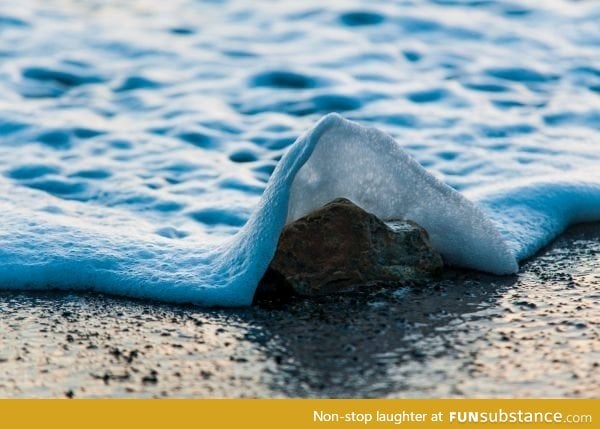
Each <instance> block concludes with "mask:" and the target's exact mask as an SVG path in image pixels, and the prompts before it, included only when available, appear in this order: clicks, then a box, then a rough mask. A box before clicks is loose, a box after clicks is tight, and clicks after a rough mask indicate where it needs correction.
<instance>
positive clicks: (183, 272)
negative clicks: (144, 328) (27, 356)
mask: <svg viewBox="0 0 600 429" xmlns="http://www.w3.org/2000/svg"><path fill="white" fill-rule="evenodd" d="M598 20H600V7H599V6H598V5H597V3H595V2H591V1H590V2H586V1H573V2H566V1H558V0H557V1H551V2H532V1H531V2H529V1H521V2H518V3H517V2H515V3H510V2H494V1H453V0H435V1H403V2H397V3H394V4H390V2H378V1H370V2H360V1H359V2H343V3H342V2H340V3H339V4H337V3H334V4H331V5H329V3H328V7H327V8H324V7H323V5H322V2H310V1H308V2H302V3H301V4H299V3H298V2H261V3H252V4H249V3H247V2H243V1H226V2H212V1H211V2H199V1H191V0H187V1H186V0H175V1H170V2H168V3H164V2H163V3H161V4H158V3H157V2H152V1H143V0H138V1H127V2H126V1H91V0H90V1H75V0H52V1H41V0H39V1H36V0H27V1H18V2H17V1H14V0H6V1H3V2H2V4H1V5H0V94H1V95H0V112H1V115H0V174H2V176H3V177H2V179H0V188H1V190H2V197H1V198H0V200H1V201H0V204H2V209H3V211H4V222H3V225H2V226H0V242H1V243H2V250H1V251H0V252H1V253H0V257H1V259H2V260H3V262H4V265H3V267H2V269H0V283H2V287H8V288H42V289H43V288H46V287H48V286H52V287H64V288H79V289H81V288H93V289H95V290H100V291H107V292H113V293H119V294H125V295H132V296H143V297H151V298H156V299H162V300H171V301H172V300H179V301H193V302H200V303H220V304H223V303H232V304H239V303H247V302H248V299H249V298H251V295H252V290H253V286H254V285H253V284H252V283H253V282H254V283H255V282H256V279H257V278H260V275H261V270H262V269H264V266H266V265H265V263H268V260H269V259H270V256H269V252H270V251H271V250H269V249H272V248H273V240H274V239H276V235H277V234H278V231H277V227H278V226H280V225H279V224H280V223H281V222H282V221H283V219H285V213H283V214H282V213H279V212H281V211H282V210H285V209H286V207H287V205H286V204H285V198H283V197H282V198H279V197H278V199H276V200H277V201H278V202H279V205H280V206H281V207H279V208H277V207H276V208H274V209H273V210H271V211H272V212H273V213H275V215H273V216H274V220H273V222H272V223H273V224H274V226H273V230H272V231H269V234H266V235H268V236H269V237H266V238H265V234H263V231H260V230H258V234H249V235H247V236H246V241H245V242H243V240H242V244H244V243H245V244H247V243H248V242H249V241H259V242H261V244H260V245H256V246H258V247H255V248H254V251H255V252H256V253H257V255H258V256H257V255H253V256H250V257H247V258H246V259H244V258H245V257H246V256H247V255H250V254H251V252H250V251H247V250H245V248H244V246H242V245H240V246H239V247H241V248H243V249H242V250H241V251H239V252H237V253H236V252H233V253H232V252H231V251H229V252H225V251H224V250H223V249H224V247H223V246H224V243H227V240H229V239H230V238H231V237H232V235H233V234H235V233H236V232H238V231H239V229H240V227H242V226H243V225H244V224H246V222H247V221H248V219H249V218H250V215H251V213H253V211H254V210H255V208H256V207H257V205H258V204H259V200H260V198H261V196H262V195H263V192H264V191H265V188H266V183H267V181H268V180H269V177H270V175H271V174H272V172H273V170H274V168H275V166H276V164H277V162H278V160H280V159H281V157H282V155H283V153H284V152H285V150H286V148H287V147H288V146H290V145H291V144H292V143H293V142H294V140H295V139H296V138H297V137H298V136H299V135H300V134H302V133H303V132H304V131H305V130H306V129H309V128H310V127H312V126H313V125H314V124H315V122H316V121H317V120H318V119H319V118H320V117H321V116H322V115H324V114H326V113H329V112H332V111H335V112H339V113H341V114H343V116H344V117H347V118H349V119H352V120H355V121H358V122H360V123H362V124H365V125H373V126H376V127H377V128H378V129H380V130H383V131H384V132H386V133H389V134H390V135H391V136H393V137H394V138H395V139H396V141H397V142H398V144H399V145H400V146H401V147H402V148H403V149H404V150H406V151H407V152H408V153H409V154H410V155H412V156H413V157H415V159H416V160H417V161H418V162H419V163H420V164H421V165H422V166H423V167H425V168H426V169H427V170H428V171H429V172H430V173H432V174H434V175H435V176H436V177H437V178H439V179H441V180H442V181H443V182H445V183H447V184H448V185H450V186H451V187H453V188H454V189H456V190H458V191H460V192H462V193H463V194H465V195H467V196H472V198H474V199H479V200H481V201H483V202H484V204H483V205H484V208H485V207H492V208H495V207H501V208H502V209H503V210H504V209H506V206H507V205H506V201H507V200H508V201H509V202H511V204H509V209H510V210H509V213H510V216H508V217H510V218H512V219H518V221H517V222H518V223H519V228H521V230H520V231H521V232H520V233H519V234H514V233H513V232H512V231H513V230H512V229H511V228H512V227H511V226H510V225H509V228H508V230H509V232H508V233H506V232H505V235H506V234H508V236H509V240H508V242H509V247H510V243H511V240H510V239H513V242H515V243H517V244H514V245H513V247H512V248H511V249H512V250H511V251H512V252H513V254H515V257H516V258H517V259H521V258H522V257H525V256H529V253H531V252H532V251H533V250H535V249H536V248H537V247H539V246H540V245H542V244H544V242H545V241H547V240H548V239H549V237H550V236H552V235H553V234H556V232H557V231H559V230H560V229H561V228H563V227H564V225H563V224H562V223H561V222H557V221H556V220H557V219H559V220H560V219H566V221H568V220H569V219H567V218H568V217H569V216H567V215H566V214H564V213H553V214H552V215H549V216H548V218H547V219H545V220H544V222H545V223H544V222H542V223H543V228H541V229H542V232H541V233H539V234H538V232H539V229H540V227H539V226H538V230H536V233H535V234H529V233H528V231H526V233H523V232H522V229H523V228H522V227H523V224H524V223H525V224H526V223H527V222H529V223H532V224H535V223H536V222H537V218H536V219H535V220H531V212H530V211H527V212H526V214H525V216H524V217H523V216H522V215H523V213H522V212H520V211H519V210H520V208H521V207H522V206H523V202H522V201H517V203H516V204H512V202H513V200H512V199H511V198H508V199H507V198H501V199H500V200H498V199H494V198H493V196H492V197H488V196H483V197H481V196H478V195H480V193H481V192H483V191H481V189H482V187H486V186H488V185H494V184H498V183H503V184H504V183H506V182H509V181H511V180H515V179H517V180H523V179H524V178H527V177H534V176H539V175H548V174H559V175H560V176H561V177H569V176H568V173H570V172H576V171H584V172H585V173H583V176H584V177H585V178H586V179H589V178H590V177H597V170H598V165H599V162H600V151H598V146H597V145H598V135H599V133H598V132H599V130H600V102H599V98H598V97H599V95H598V92H599V91H600V55H599V54H598V52H600V51H599V47H600V29H599V28H598V26H597V22H598ZM289 164H291V162H290V163H289ZM297 167H299V166H297ZM348 168H349V169H350V170H351V169H352V168H351V165H350V167H348ZM370 168H371V169H372V170H373V171H375V170H377V169H378V168H379V166H378V165H372V166H371V167H370ZM355 169H356V170H358V169H359V167H358V166H357V167H356V168H355ZM355 173H356V176H360V177H368V176H369V172H366V171H364V170H362V169H361V170H360V171H356V172H355ZM594 174H595V176H594ZM281 175H282V176H283V175H284V173H281ZM292 179H293V178H292ZM292 179H289V180H287V182H286V181H285V180H282V182H285V183H286V185H285V186H291V181H292ZM565 180H566V183H567V185H569V186H571V187H573V186H575V188H576V189H575V192H574V193H572V192H571V193H569V192H570V191H569V189H570V188H568V186H567V187H565V186H562V185H560V184H559V182H560V180H559V179H555V180H554V181H551V182H550V183H551V184H555V185H551V186H550V187H549V188H541V189H543V192H544V194H545V195H548V194H550V195H555V194H556V195H558V197H557V198H555V199H553V200H551V201H552V205H553V206H561V205H563V204H566V202H569V201H570V202H573V195H575V196H576V199H577V198H578V199H577V201H575V202H576V203H578V204H579V206H577V204H575V206H576V208H577V210H576V211H577V212H581V211H582V210H583V211H585V210H586V209H588V207H589V206H591V205H593V204H598V201H599V200H600V197H599V195H600V194H599V193H598V185H597V184H598V183H600V180H597V179H594V182H592V183H593V184H596V185H595V187H587V188H583V189H582V188H578V187H577V186H576V185H574V183H575V184H577V183H579V182H574V181H573V180H572V179H565ZM578 180H579V179H578ZM352 185H353V183H352V182H350V183H349V184H347V186H350V187H352ZM285 186H284V187H285ZM545 186H546V185H545ZM539 189H540V188H535V190H536V191H537V190H539ZM564 189H567V192H566V193H564V192H563V191H564ZM561 192H563V193H564V195H563V194H561ZM376 193H377V191H376V190H375V191H374V192H373V193H372V195H376ZM530 194H532V193H527V195H530ZM533 194H535V192H533ZM269 195H270V194H269ZM492 195H497V194H492ZM500 195H501V194H500ZM581 195H586V196H587V197H589V204H588V202H586V201H588V200H582V199H581ZM386 198H388V196H387V195H380V196H379V200H384V199H386ZM581 201H584V202H583V203H581ZM442 203H444V202H443V201H442ZM486 204H487V206H486ZM267 205H268V204H267ZM284 206H285V207H284ZM530 206H531V205H530ZM530 206H528V207H529V208H531V207H530ZM515 207H516V210H515ZM582 207H583V209H582ZM595 207H596V208H595V210H596V211H598V210H600V209H598V206H595ZM536 209H538V211H537V212H536V213H537V214H539V213H540V209H539V207H536ZM265 210H266V211H267V212H269V210H270V207H267V208H266V209H265ZM541 213H542V214H543V215H545V214H547V210H546V211H544V209H541ZM493 214H494V213H492V218H494V221H495V222H497V221H498V219H497V216H496V217H494V216H493ZM541 217H544V216H541ZM591 217H593V216H591ZM266 220H269V218H268V217H267V218H266ZM505 220H506V217H502V216H501V218H500V220H499V223H500V224H501V225H502V224H505V222H504V221H505ZM566 221H565V222H566ZM497 223H498V222H497ZM535 228H536V226H535V225H534V226H533V227H532V229H533V230H535ZM248 229H249V230H250V232H256V231H257V229H253V228H248ZM500 229H502V228H501V227H500ZM511 234H512V235H511ZM536 234H537V235H536ZM263 241H264V243H262V242H263ZM524 242H525V243H528V246H524V245H523V243H524ZM239 243H240V242H239V241H238V244H239ZM265 243H266V244H265ZM467 243H472V241H471V242H467ZM531 243H533V244H531ZM261 245H262V246H264V247H260V246H261ZM532 249H533V250H532ZM244 252H246V253H244ZM219 258H221V259H223V258H229V259H232V260H235V261H237V262H239V264H237V265H236V263H237V262H235V261H234V262H233V263H229V262H227V263H222V262H218V261H217V260H218V259H219ZM257 258H259V259H261V263H259V264H257V263H255V259H257ZM215 261H217V262H215ZM265 261H266V262H265ZM459 262H460V261H459ZM467 265H468V264H467ZM471 266H472V265H471ZM198 267H200V268H198ZM202 267H205V269H204V268H202ZM206 267H208V268H206ZM491 271H493V270H491ZM498 271H502V270H498ZM504 271H507V270H506V269H505V270H504ZM65 272H68V273H69V276H68V279H65V275H64V273H65ZM240 272H244V276H245V277H244V276H242V277H240V275H239V273H240ZM236 279H237V280H236ZM236 282H237V283H239V284H240V285H241V284H244V285H246V286H243V287H242V286H240V287H241V288H242V289H244V290H233V291H232V290H224V289H223V290H221V291H218V292H214V291H213V292H210V293H208V292H206V293H205V292H200V294H199V295H194V294H192V293H191V292H189V290H190V289H191V288H193V287H194V285H197V284H198V283H200V287H199V288H200V289H203V290H204V289H206V288H207V287H208V288H219V287H222V286H223V287H226V286H227V285H230V284H233V283H236ZM207 293H208V295H207Z"/></svg>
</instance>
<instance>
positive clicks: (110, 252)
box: [0, 114, 600, 306]
mask: <svg viewBox="0 0 600 429" xmlns="http://www.w3.org/2000/svg"><path fill="white" fill-rule="evenodd" d="M17 191H18V192H17ZM0 195H1V197H0V209H1V210H2V223H1V224H0V261H2V264H1V265H0V285H2V288H4V289H7V288H8V289H70V290H94V291H98V292H107V293H112V294H118V295H124V296H131V297H138V298H149V299H157V300H161V301H168V302H190V303H195V304H200V305H223V306H236V305H247V304H249V303H250V302H251V301H252V297H253V294H254V291H255V288H256V286H257V284H258V282H259V280H260V278H261V277H262V275H263V273H264V271H265V270H266V268H267V266H268V264H269V262H270V260H271V259H272V257H273V254H274V251H275V247H276V244H277V240H278V237H279V234H280V232H281V229H282V228H283V226H284V224H285V223H286V222H290V221H292V220H294V219H296V218H298V217H300V216H302V215H303V214H305V213H308V212H309V211H311V210H312V209H315V208H317V207H319V206H321V205H323V204H324V203H326V202H328V201H329V200H331V199H333V198H336V197H346V198H349V199H351V200H353V201H354V202H356V203H357V204H359V205H360V206H362V207H364V208H365V209H366V210H368V211H370V212H372V213H374V214H376V215H378V216H380V217H382V218H384V219H398V218H401V219H411V220H414V221H416V222H417V223H419V224H421V225H423V226H424V227H425V228H426V229H427V230H428V232H429V234H430V237H431V240H432V243H433V245H434V247H436V248H437V249H438V250H439V251H440V252H441V253H442V255H443V256H444V258H445V260H446V261H447V262H449V263H450V264H453V265H458V266H462V267H467V268H473V269H477V270H482V271H487V272H490V273H495V274H508V273H514V272H516V271H517V270H518V264H517V261H518V260H520V259H523V258H525V257H528V256H530V255H532V254H533V253H534V252H535V251H536V250H537V249H539V248H540V247H541V246H543V245H544V244H546V243H547V242H548V241H549V240H551V239H552V238H553V237H554V236H556V234H558V233H559V232H560V231H561V230H562V229H564V228H565V227H566V226H567V225H568V224H569V223H572V222H581V221H592V220H600V180H599V179H598V177H597V176H596V177H595V178H594V176H593V175H587V178H586V180H585V181H583V180H582V179H581V178H577V179H576V180H575V179H573V180H566V179H563V180H562V181H558V180H557V179H553V180H552V181H548V180H546V181H535V182H529V183H528V184H523V183H519V184H516V185H511V186H505V187H503V188H501V189H499V188H497V189H490V188H488V189H486V190H482V191H480V192H479V193H475V192H473V193H472V197H473V198H474V199H475V200H477V201H478V204H479V205H480V206H479V205H476V204H474V203H472V202H471V201H470V200H468V199H466V198H465V197H464V196H462V195H461V194H460V193H458V192H456V191H454V190H453V189H452V188H450V187H448V186H447V185H445V184H443V183H441V182H440V181H438V180H437V179H436V178H435V177H434V176H433V175H431V174H429V173H428V172H427V171H426V170H425V169H423V168H422V167H421V166H420V165H419V164H418V163H416V162H415V161H414V160H413V159H412V158H411V157H410V156H409V155H408V154H407V153H406V152H404V151H403V150H402V149H401V148H400V146H399V145H398V144H397V143H396V142H395V141H394V140H393V139H392V138H391V137H389V136H388V135H386V134H385V133H383V132H380V131H378V130H376V129H374V128H366V127H363V126H360V125H358V124H356V123H353V122H350V121H347V120H345V119H342V118H341V117H340V116H339V115H336V114H330V115H327V116H326V117H324V118H323V119H322V120H321V121H320V122H319V123H318V124H316V125H315V126H314V127H313V128H312V129H311V130H310V131H309V132H307V133H306V134H305V135H304V136H302V137H300V138H299V139H298V140H297V141H296V143H294V144H293V145H292V146H291V147H290V148H289V150H288V151H287V153H286V154H285V156H284V157H283V158H282V160H281V161H280V162H279V164H278V166H277V168H276V169H275V171H274V173H273V175H272V177H271V180H270V182H269V184H268V186H267V189H266V190H265V192H264V194H263V196H262V198H261V200H260V203H259V205H258V207H257V209H256V210H255V212H254V213H253V214H252V216H251V217H250V219H249V221H248V222H247V223H246V225H245V226H244V227H243V228H242V229H241V230H240V231H239V232H238V233H237V234H236V235H235V236H233V237H231V238H223V237H219V236H211V235H205V236H194V237H192V238H191V239H189V240H171V239H168V238H164V237H161V236H159V235H157V234H155V233H154V228H155V226H154V225H153V224H151V223H146V222H144V221H141V220H140V219H139V218H138V217H135V216H132V215H131V214H130V213H129V212H126V211H120V210H118V209H110V208H99V207H95V208H93V211H90V206H89V204H84V203H79V202H67V201H64V200H59V199H57V198H55V197H52V196H50V195H48V194H46V193H43V192H40V191H36V190H32V189H27V188H17V187H16V186H15V185H14V184H13V183H12V182H10V181H8V180H5V179H2V180H0ZM107 219H110V223H107V225H106V226H103V224H104V223H106V222H104V220H107Z"/></svg>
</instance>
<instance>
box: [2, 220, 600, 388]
mask: <svg viewBox="0 0 600 429" xmlns="http://www.w3.org/2000/svg"><path fill="white" fill-rule="evenodd" d="M0 345H1V346H0V396H2V397H75V398H81V397H599V396H600V376H599V375H598V374H600V223H596V224H588V225H579V226H576V227H573V228H571V229H570V230H569V231H568V232H567V233H565V234H563V235H562V236H561V237H560V238H559V239H558V240H556V241H555V242H554V243H553V244H552V245H550V246H548V247H547V248H546V249H544V250H543V251H542V252H541V253H540V255H538V256H537V257H535V258H533V259H532V260H530V261H528V262H527V263H526V264H525V265H524V266H523V268H522V270H521V273H520V274H519V275H518V276H510V277H494V276H487V275H483V274H481V273H475V272H464V271H461V272H458V271H449V272H446V273H445V274H444V276H443V278H441V279H440V280H439V281H436V282H431V283H428V284H426V285H417V284H415V285H410V286H407V287H389V286H388V287H381V288H375V289H374V290H372V291H370V292H367V293H361V294H347V295H337V296H329V297H321V298H318V299H303V298H292V299H291V300H289V301H287V302H279V303H277V302H274V303H273V302H263V303H261V304H260V305H256V306H253V307H251V308H244V309H212V310H206V309H202V308H197V307H185V306H170V305H161V304H155V303H150V302H143V301H135V300H127V299H121V298H114V297H107V296H100V295H95V294H71V293H64V292H50V293H48V292H45V293H38V292H27V293H24V292H21V293H15V292H0Z"/></svg>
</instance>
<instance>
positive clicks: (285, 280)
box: [257, 198, 443, 297]
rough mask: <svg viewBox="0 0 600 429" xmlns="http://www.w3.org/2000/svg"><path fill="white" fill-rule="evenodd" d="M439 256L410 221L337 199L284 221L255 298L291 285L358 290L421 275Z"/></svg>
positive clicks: (316, 290)
mask: <svg viewBox="0 0 600 429" xmlns="http://www.w3.org/2000/svg"><path fill="white" fill-rule="evenodd" d="M442 266H443V262H442V258H441V256H440V255H439V253H437V252H436V251H435V250H434V249H433V248H432V247H431V244H430V243H429V238H428V236H427V232H426V231H425V230H424V229H423V228H421V227H420V226H419V225H417V224H416V223H414V222H411V221H390V222H383V221H382V220H380V219H379V218H378V217H377V216H375V215H373V214H371V213H368V212H366V211H365V210H363V209H361V208H360V207H358V206H357V205H355V204H354V203H352V202H351V201H349V200H347V199H343V198H339V199H336V200H333V201H331V202H330V203H328V204H327V205H325V206H323V207H322V208H320V209H318V210H316V211H314V212H312V213H310V214H308V215H306V216H304V217H303V218H300V219H298V220H296V221H295V222H293V223H291V224H289V225H287V226H286V227H285V228H284V229H283V231H282V233H281V236H280V238H279V243H278V245H277V250H276V253H275V257H274V258H273V260H272V261H271V265H270V266H269V269H268V271H267V273H266V274H265V277H264V278H263V281H261V284H260V285H259V289H258V291H257V296H258V297H264V296H266V295H271V296H272V295H273V294H276V293H277V292H278V290H280V291H281V293H282V294H283V295H288V294H289V292H290V288H291V289H292V290H293V292H295V293H296V294H299V295H322V294H328V293H332V292H343V291H351V290H357V289H358V288H360V287H364V286H365V285H369V284H373V283H376V282H390V283H392V282H402V281H410V280H421V279H425V278H428V277H430V276H431V275H433V274H436V273H438V272H439V271H440V270H441V268H442Z"/></svg>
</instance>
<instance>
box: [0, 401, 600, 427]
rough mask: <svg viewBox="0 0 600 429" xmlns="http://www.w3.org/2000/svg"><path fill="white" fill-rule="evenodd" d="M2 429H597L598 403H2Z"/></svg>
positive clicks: (599, 415) (598, 419)
mask: <svg viewBox="0 0 600 429" xmlns="http://www.w3.org/2000/svg"><path fill="white" fill-rule="evenodd" d="M0 413H1V416H2V417H1V420H0V421H1V422H2V424H1V427H5V428H29V427H32V428H44V429H45V428H60V429H70V428H78V429H81V428H86V429H87V428H91V429H93V428H111V429H113V428H128V429H132V428H144V429H150V428H161V429H165V428H169V429H170V428H177V429H179V428H181V429H183V428H187V427H192V428H230V427H231V428H244V427H259V428H264V429H267V428H278V429H279V428H285V429H288V428H323V429H329V428H331V429H333V428H384V427H387V428H393V427H401V428H421V429H431V428H434V429H435V428H440V429H441V428H553V427H565V428H566V427H568V428H573V429H575V428H588V429H592V428H599V427H600V400H597V399H593V400H569V399H564V400H563V399H532V400H529V399H528V400H521V399H519V400H517V399H502V400H497V399H489V400H488V399H461V400H450V399H422V400H421V399H415V400H412V399H407V400H404V399H398V400H396V399H390V400H362V399H360V400H338V399H318V400H312V399H306V400H304V399H291V400H290V399H271V400H268V399H259V400H254V399H240V400H230V399H221V400H219V399H208V400H207V399H202V400H187V399H186V400H177V399H172V400H137V399H134V400H127V399H123V400H73V401H69V400H43V399H42V400H28V399H24V400H0Z"/></svg>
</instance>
